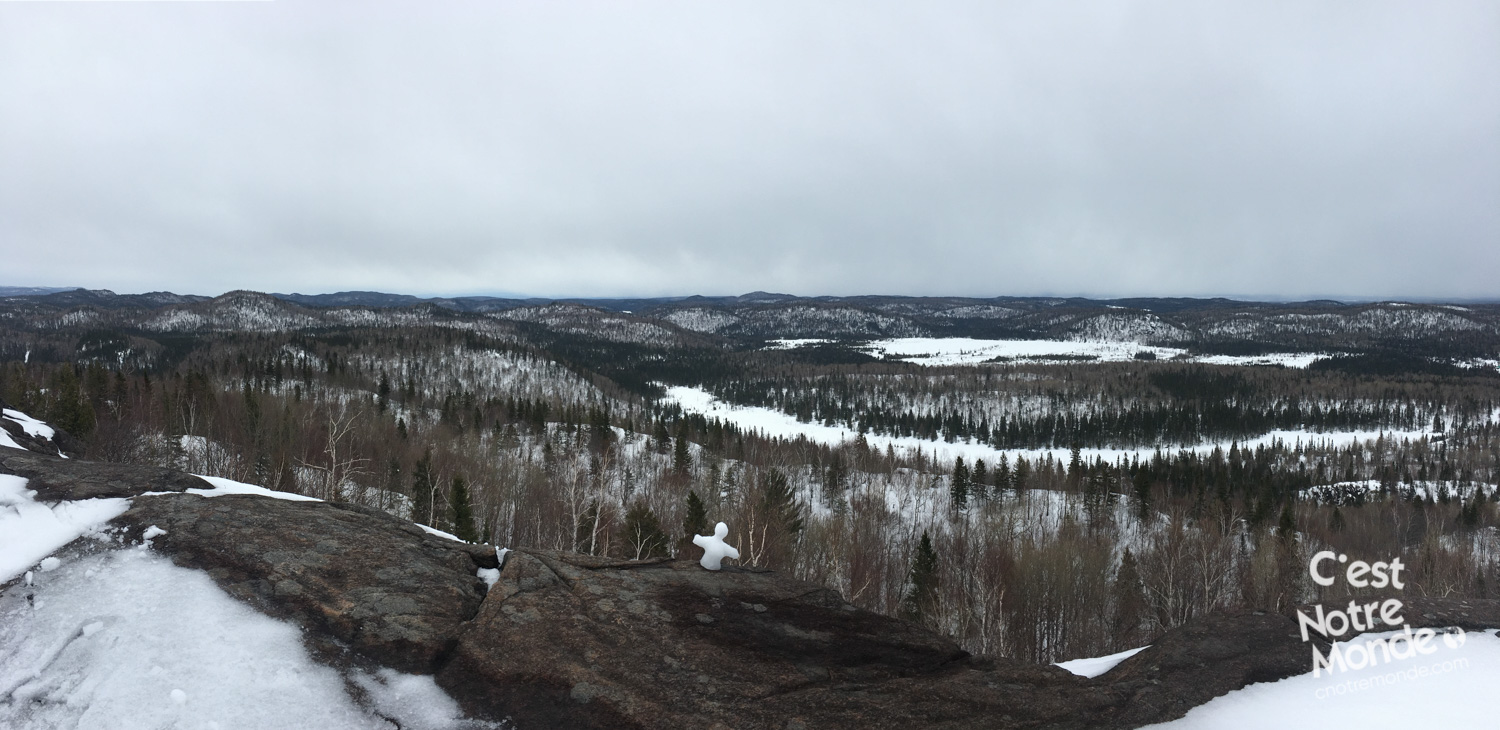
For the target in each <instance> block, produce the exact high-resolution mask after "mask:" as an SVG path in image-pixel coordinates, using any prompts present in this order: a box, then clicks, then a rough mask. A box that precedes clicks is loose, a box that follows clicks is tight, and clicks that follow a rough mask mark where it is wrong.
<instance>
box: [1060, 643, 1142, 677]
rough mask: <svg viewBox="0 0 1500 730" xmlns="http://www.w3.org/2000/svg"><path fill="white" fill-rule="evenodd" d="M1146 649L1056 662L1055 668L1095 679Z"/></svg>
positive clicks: (1127, 650) (1140, 648)
mask: <svg viewBox="0 0 1500 730" xmlns="http://www.w3.org/2000/svg"><path fill="white" fill-rule="evenodd" d="M1146 649H1147V647H1145V646H1142V647H1139V648H1136V649H1126V650H1125V651H1122V652H1120V653H1118V654H1110V655H1109V656H1096V657H1089V658H1087V659H1071V660H1068V661H1065V662H1057V666H1059V667H1062V668H1063V669H1066V670H1068V671H1070V672H1072V673H1074V674H1076V675H1078V676H1080V677H1097V676H1099V675H1101V674H1103V673H1105V672H1107V671H1109V670H1111V669H1114V668H1115V665H1116V664H1119V663H1120V662H1123V661H1125V660H1126V659H1129V658H1131V657H1133V656H1135V655H1136V654H1139V653H1141V652H1142V651H1145V650H1146Z"/></svg>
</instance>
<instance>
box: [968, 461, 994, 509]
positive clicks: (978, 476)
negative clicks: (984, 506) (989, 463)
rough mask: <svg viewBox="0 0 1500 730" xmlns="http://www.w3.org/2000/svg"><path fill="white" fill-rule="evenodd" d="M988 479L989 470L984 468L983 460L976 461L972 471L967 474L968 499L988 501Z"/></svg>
mask: <svg viewBox="0 0 1500 730" xmlns="http://www.w3.org/2000/svg"><path fill="white" fill-rule="evenodd" d="M989 479H990V475H989V469H988V468H987V467H986V466H985V464H984V459H976V460H975V461H974V470H973V471H972V472H970V474H969V498H970V499H980V500H982V499H988V498H989V494H988V492H989V490H988V486H989Z"/></svg>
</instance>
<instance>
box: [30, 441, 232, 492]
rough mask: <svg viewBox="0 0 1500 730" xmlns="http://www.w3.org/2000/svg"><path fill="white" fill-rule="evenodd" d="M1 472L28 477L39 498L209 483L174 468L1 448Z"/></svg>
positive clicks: (175, 489)
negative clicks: (65, 457)
mask: <svg viewBox="0 0 1500 730" xmlns="http://www.w3.org/2000/svg"><path fill="white" fill-rule="evenodd" d="M0 473H5V474H15V475H17V476H23V477H26V479H27V480H28V481H27V484H26V487H27V488H28V489H34V490H36V493H37V495H36V496H37V499H40V500H43V501H48V502H57V501H62V500H72V499H95V498H101V497H134V496H136V495H138V494H142V493H144V492H152V491H154V492H181V491H183V490H186V489H204V488H207V487H208V486H209V485H208V484H207V483H205V482H204V481H203V480H202V479H199V478H198V477H195V476H193V475H192V474H184V473H183V472H180V471H177V470H175V469H164V468H161V467H155V466H140V465H136V464H106V463H103V462H98V461H84V460H82V459H59V458H57V457H55V456H43V455H40V454H35V453H31V452H28V451H18V450H16V449H4V448H0Z"/></svg>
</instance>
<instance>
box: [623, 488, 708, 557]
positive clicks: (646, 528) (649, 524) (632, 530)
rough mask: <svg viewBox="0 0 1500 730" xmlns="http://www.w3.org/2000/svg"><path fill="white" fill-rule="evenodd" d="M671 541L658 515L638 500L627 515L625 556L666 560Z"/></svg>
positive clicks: (643, 501)
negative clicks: (662, 528) (668, 545)
mask: <svg viewBox="0 0 1500 730" xmlns="http://www.w3.org/2000/svg"><path fill="white" fill-rule="evenodd" d="M700 504H701V503H700ZM668 542H670V540H669V539H668V538H667V536H666V534H665V533H663V532H662V531H661V524H660V523H659V522H658V521H657V519H656V513H655V512H654V511H652V510H651V508H650V507H649V506H647V504H646V502H645V500H636V501H635V503H634V504H632V505H630V509H629V510H628V511H627V512H626V513H625V555H626V557H628V558H630V559H632V560H646V559H648V558H664V557H666V556H667V543H668Z"/></svg>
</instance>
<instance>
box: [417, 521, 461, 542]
mask: <svg viewBox="0 0 1500 730" xmlns="http://www.w3.org/2000/svg"><path fill="white" fill-rule="evenodd" d="M412 524H413V525H416V526H417V527H420V528H422V530H423V531H425V532H426V533H427V534H429V535H437V536H438V537H441V538H445V539H448V540H452V541H454V542H463V543H466V542H468V541H467V540H460V539H458V536H457V535H454V534H452V533H448V532H443V531H442V530H439V529H437V528H435V527H428V526H427V525H424V524H422V523H420V522H413V523H412Z"/></svg>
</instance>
